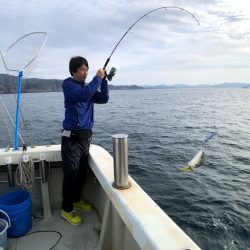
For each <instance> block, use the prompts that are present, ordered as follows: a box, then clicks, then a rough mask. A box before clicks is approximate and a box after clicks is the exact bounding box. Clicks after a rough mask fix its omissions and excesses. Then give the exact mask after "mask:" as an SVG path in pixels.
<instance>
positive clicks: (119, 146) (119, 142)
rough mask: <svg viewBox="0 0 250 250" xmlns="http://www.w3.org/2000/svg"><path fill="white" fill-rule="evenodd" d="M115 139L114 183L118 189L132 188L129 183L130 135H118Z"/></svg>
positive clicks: (114, 136)
mask: <svg viewBox="0 0 250 250" xmlns="http://www.w3.org/2000/svg"><path fill="white" fill-rule="evenodd" d="M112 138H113V156H114V183H113V187H114V188H117V189H127V188H129V187H130V186H131V184H130V182H129V181H128V135H126V134H116V135H113V136H112Z"/></svg>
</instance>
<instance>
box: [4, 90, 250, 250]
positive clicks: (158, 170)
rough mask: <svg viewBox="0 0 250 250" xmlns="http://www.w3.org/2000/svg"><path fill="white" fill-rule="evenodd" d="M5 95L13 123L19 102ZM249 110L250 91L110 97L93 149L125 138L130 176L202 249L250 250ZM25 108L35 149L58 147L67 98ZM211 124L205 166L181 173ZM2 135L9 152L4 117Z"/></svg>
mask: <svg viewBox="0 0 250 250" xmlns="http://www.w3.org/2000/svg"><path fill="white" fill-rule="evenodd" d="M1 96H2V98H3V100H4V102H5V104H6V106H7V107H8V110H9V111H10V113H11V114H12V115H13V117H14V114H15V99H14V96H13V95H1ZM249 108H250V90H249V89H212V88H211V89H179V90H175V89H173V90H136V91H131V90H122V91H111V93H110V102H109V103H108V104H105V105H96V106H95V121H96V122H95V126H94V136H93V143H95V144H99V145H101V146H103V147H104V148H105V149H106V150H108V151H109V152H110V153H112V138H111V136H112V135H113V134H116V133H127V134H128V135H129V173H130V175H131V176H132V177H133V178H134V179H135V180H136V181H137V182H138V183H139V184H140V185H141V186H142V188H143V189H144V190H145V191H146V192H147V193H148V194H149V195H150V196H151V197H152V199H153V200H154V201H155V202H156V203H158V204H159V205H160V207H161V208H162V209H163V210H164V211H165V212H166V213H167V214H168V215H169V216H170V217H171V218H172V219H173V220H174V221H175V222H176V223H177V224H178V225H179V226H180V227H181V228H182V229H183V230H184V231H185V232H186V233H187V234H188V235H189V236H190V237H191V238H192V239H193V240H194V241H195V242H196V243H197V244H198V245H199V246H200V247H201V248H202V249H209V250H211V249H212V250H217V249H218V250H221V249H228V250H246V249H250V111H249ZM22 110H23V114H24V118H25V120H26V121H27V126H28V128H29V130H30V137H31V141H32V143H33V144H35V145H44V144H59V143H60V130H61V122H62V120H63V115H64V107H63V94H62V93H34V94H23V95H22ZM214 126H216V127H217V128H218V129H219V134H218V136H217V137H215V139H213V140H211V141H210V142H209V143H208V145H207V146H206V147H205V148H204V152H205V155H206V159H205V163H204V165H203V166H201V167H200V168H198V169H197V170H196V171H195V172H181V171H180V170H178V166H180V165H183V164H185V163H187V162H188V161H189V160H191V159H192V158H193V157H194V155H195V154H196V153H197V152H198V151H199V150H200V148H201V145H202V142H203V140H204V139H205V137H206V136H207V134H208V133H209V132H210V131H213V127H214ZM0 131H1V133H0V147H6V146H7V145H8V144H10V142H9V138H8V133H7V129H6V128H5V126H4V123H3V121H2V117H1V118H0ZM22 135H23V138H24V139H25V141H26V142H27V144H29V142H28V139H27V137H26V133H25V131H22ZM11 145H12V144H11Z"/></svg>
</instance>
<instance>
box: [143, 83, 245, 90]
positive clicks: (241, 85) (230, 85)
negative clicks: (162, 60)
mask: <svg viewBox="0 0 250 250" xmlns="http://www.w3.org/2000/svg"><path fill="white" fill-rule="evenodd" d="M142 86H143V88H147V89H148V88H149V89H180V88H186V89H187V88H250V83H219V84H193V85H188V84H170V85H169V84H159V85H153V86H151V85H142Z"/></svg>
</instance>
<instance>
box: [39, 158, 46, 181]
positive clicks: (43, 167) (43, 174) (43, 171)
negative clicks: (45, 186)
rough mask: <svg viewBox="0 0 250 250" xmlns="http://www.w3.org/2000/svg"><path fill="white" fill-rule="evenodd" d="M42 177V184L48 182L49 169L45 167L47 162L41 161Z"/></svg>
mask: <svg viewBox="0 0 250 250" xmlns="http://www.w3.org/2000/svg"><path fill="white" fill-rule="evenodd" d="M39 170H40V176H41V177H42V182H43V183H46V182H48V175H47V168H46V165H45V161H44V160H41V161H40V163H39Z"/></svg>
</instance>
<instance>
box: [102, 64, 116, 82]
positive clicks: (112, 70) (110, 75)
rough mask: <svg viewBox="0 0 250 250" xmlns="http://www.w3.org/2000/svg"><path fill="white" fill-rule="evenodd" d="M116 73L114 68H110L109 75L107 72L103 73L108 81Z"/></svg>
mask: <svg viewBox="0 0 250 250" xmlns="http://www.w3.org/2000/svg"><path fill="white" fill-rule="evenodd" d="M115 73H116V68H115V67H112V68H111V69H110V71H109V73H108V74H107V72H106V71H105V74H106V77H107V78H108V80H109V81H112V79H113V76H114V75H115Z"/></svg>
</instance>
